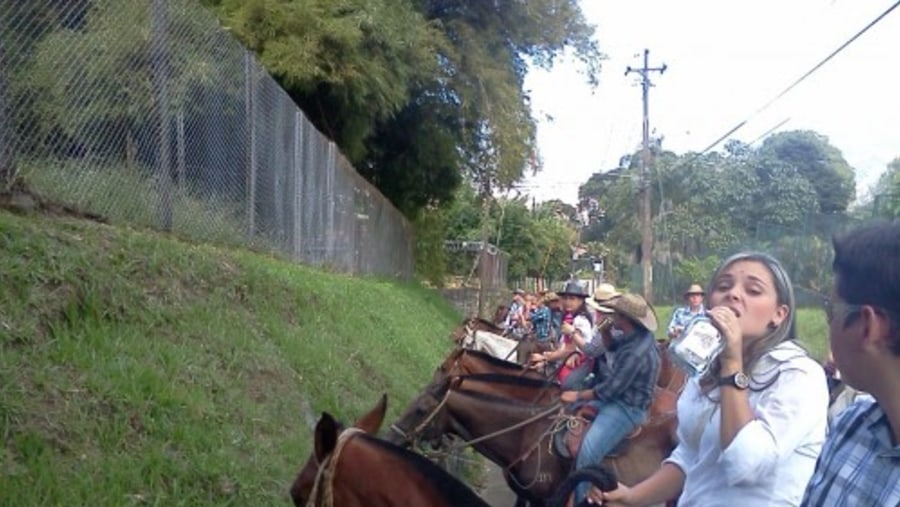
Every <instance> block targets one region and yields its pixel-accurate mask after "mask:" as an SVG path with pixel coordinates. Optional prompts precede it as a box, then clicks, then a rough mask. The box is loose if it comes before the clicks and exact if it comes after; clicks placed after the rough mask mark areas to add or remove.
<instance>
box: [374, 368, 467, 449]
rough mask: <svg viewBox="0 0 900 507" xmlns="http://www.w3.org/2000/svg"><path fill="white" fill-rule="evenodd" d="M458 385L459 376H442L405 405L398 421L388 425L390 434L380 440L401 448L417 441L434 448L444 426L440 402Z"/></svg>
mask: <svg viewBox="0 0 900 507" xmlns="http://www.w3.org/2000/svg"><path fill="white" fill-rule="evenodd" d="M460 383H462V379H461V378H460V377H458V376H449V375H445V376H444V377H443V378H442V379H441V380H439V381H436V382H432V383H431V384H429V385H428V386H427V387H426V388H425V389H424V390H423V391H422V393H421V394H419V396H418V397H417V398H416V399H415V400H413V401H412V403H410V404H409V406H408V407H407V409H406V411H405V412H404V413H403V414H402V415H401V416H400V418H399V419H397V421H395V422H394V423H393V424H391V426H390V432H389V433H388V434H387V435H386V436H385V437H384V440H386V441H388V442H390V443H392V444H394V445H399V446H401V447H409V446H412V445H413V444H415V443H416V442H419V441H425V442H428V443H429V444H430V445H431V446H432V447H438V446H439V445H440V442H441V437H442V436H443V434H444V433H445V431H444V429H443V428H444V427H445V425H446V411H445V410H443V403H442V402H443V400H444V399H445V397H446V396H447V394H448V393H449V392H450V391H451V390H452V389H455V388H456V387H458V386H459V385H460Z"/></svg>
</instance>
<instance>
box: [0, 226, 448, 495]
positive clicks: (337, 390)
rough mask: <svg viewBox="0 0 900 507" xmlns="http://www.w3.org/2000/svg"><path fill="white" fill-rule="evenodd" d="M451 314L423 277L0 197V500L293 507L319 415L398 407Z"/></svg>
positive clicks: (426, 374)
mask: <svg viewBox="0 0 900 507" xmlns="http://www.w3.org/2000/svg"><path fill="white" fill-rule="evenodd" d="M456 322H458V316H457V315H455V314H454V313H453V311H452V310H451V309H450V308H449V307H448V306H446V305H445V304H444V303H443V302H442V301H441V300H439V298H437V296H435V295H433V294H432V293H429V292H427V291H424V290H422V289H419V288H416V287H401V286H397V285H395V284H391V283H387V282H383V281H377V280H360V279H352V278H350V277H346V276H342V275H335V274H326V273H321V272H317V271H313V270H310V269H306V268H303V267H300V266H297V265H293V264H290V263H286V262H282V261H279V260H276V259H273V258H270V257H267V256H263V255H256V254H252V253H246V252H242V251H236V250H228V249H220V248H215V247H210V246H203V245H193V244H187V243H183V242H179V241H177V240H173V239H171V238H168V237H165V236H162V235H158V234H153V233H147V232H136V231H133V230H128V229H123V228H114V227H110V226H105V225H99V224H94V223H89V222H84V221H76V220H68V219H58V218H56V219H54V218H23V217H20V216H16V215H12V214H9V213H6V212H3V211H0V435H2V438H3V446H2V447H0V505H29V506H30V505H93V506H106V505H109V506H113V505H115V506H121V505H254V506H265V505H286V502H287V496H286V491H287V488H288V486H289V484H290V482H291V481H292V480H293V475H294V474H295V473H296V471H297V469H298V468H299V466H300V465H301V461H302V460H303V459H305V457H306V455H307V453H308V451H309V447H308V445H309V443H310V437H311V431H310V425H311V424H313V423H314V422H315V420H316V419H317V417H318V414H319V412H321V411H322V410H328V411H330V412H332V413H333V414H335V415H336V416H338V417H339V418H341V419H343V420H348V419H350V418H351V417H353V416H356V415H358V414H361V413H362V412H363V411H364V410H366V409H368V408H369V407H370V406H371V405H372V404H373V403H374V402H375V401H376V398H377V396H378V395H379V394H380V393H382V392H388V393H389V395H390V396H391V400H392V401H393V403H392V404H391V413H390V414H389V416H393V415H396V413H397V411H398V410H399V409H400V408H401V407H400V405H401V404H405V403H406V402H407V401H408V400H409V399H410V398H411V397H412V396H413V394H414V393H415V392H416V391H417V390H418V389H419V388H420V387H421V386H422V385H424V384H425V382H426V381H427V379H428V378H430V376H431V373H432V370H433V368H434V367H435V366H436V364H437V363H438V362H439V360H440V359H441V358H442V357H443V356H444V355H445V354H446V352H447V351H448V349H449V341H448V340H447V339H446V336H447V333H448V331H449V330H450V328H451V327H452V326H453V325H454V324H455V323H456Z"/></svg>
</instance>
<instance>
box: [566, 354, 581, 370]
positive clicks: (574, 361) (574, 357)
mask: <svg viewBox="0 0 900 507" xmlns="http://www.w3.org/2000/svg"><path fill="white" fill-rule="evenodd" d="M579 359H580V357H579V356H578V354H569V357H568V358H566V366H568V367H569V368H573V369H574V368H578V361H579Z"/></svg>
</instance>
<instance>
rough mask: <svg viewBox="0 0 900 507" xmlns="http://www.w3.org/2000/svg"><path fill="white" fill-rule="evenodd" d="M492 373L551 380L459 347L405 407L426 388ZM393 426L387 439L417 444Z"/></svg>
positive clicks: (410, 405)
mask: <svg viewBox="0 0 900 507" xmlns="http://www.w3.org/2000/svg"><path fill="white" fill-rule="evenodd" d="M491 374H494V375H506V376H510V377H520V378H528V379H532V380H535V381H538V382H549V381H548V380H547V378H546V377H545V376H543V375H542V374H540V373H539V372H537V371H535V370H532V369H530V368H527V367H524V366H522V365H519V364H516V363H511V362H509V361H504V360H502V359H498V358H496V357H494V356H491V355H490V354H486V353H484V352H478V351H475V350H469V349H464V348H461V347H457V348H455V349H454V350H452V351H451V352H450V354H448V355H447V357H446V358H444V360H443V361H442V362H441V364H440V365H438V367H437V368H436V369H435V371H434V375H432V378H431V382H430V383H429V384H428V385H427V386H425V388H424V389H423V391H422V392H421V393H419V395H418V396H417V397H416V399H414V400H412V401H411V402H410V404H409V405H408V406H407V407H406V409H405V410H404V413H409V412H411V411H412V410H414V409H415V407H416V404H417V401H418V399H419V398H421V397H422V396H424V395H425V392H426V391H428V390H437V389H440V388H441V386H443V385H444V383H445V382H446V381H447V380H448V379H450V378H451V377H460V376H469V375H491ZM557 385H558V384H557ZM398 422H399V419H398ZM389 430H390V433H389V434H387V435H385V436H384V438H385V439H386V440H388V441H390V442H393V443H395V444H398V445H406V446H409V445H412V444H413V442H412V441H411V439H410V438H408V435H407V433H406V431H404V430H403V429H401V427H400V426H398V425H397V424H396V422H395V423H393V424H391V425H390V426H389Z"/></svg>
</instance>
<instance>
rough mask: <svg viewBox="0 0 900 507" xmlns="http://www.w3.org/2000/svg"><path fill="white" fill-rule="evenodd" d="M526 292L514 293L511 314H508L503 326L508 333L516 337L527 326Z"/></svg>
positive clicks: (520, 290) (510, 307) (517, 291)
mask: <svg viewBox="0 0 900 507" xmlns="http://www.w3.org/2000/svg"><path fill="white" fill-rule="evenodd" d="M524 311H525V291H524V290H522V289H516V290H514V291H513V297H512V303H510V305H509V313H507V314H506V322H505V323H504V324H503V327H504V329H505V330H506V333H508V334H512V335H516V334H517V333H519V330H520V329H521V328H522V326H523V325H524V324H525V319H524Z"/></svg>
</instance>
